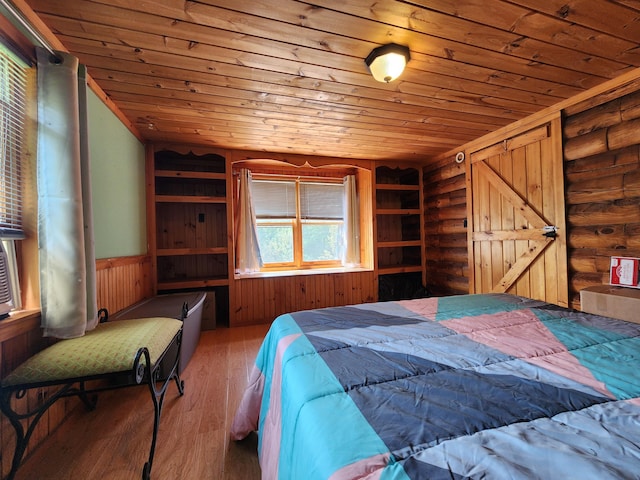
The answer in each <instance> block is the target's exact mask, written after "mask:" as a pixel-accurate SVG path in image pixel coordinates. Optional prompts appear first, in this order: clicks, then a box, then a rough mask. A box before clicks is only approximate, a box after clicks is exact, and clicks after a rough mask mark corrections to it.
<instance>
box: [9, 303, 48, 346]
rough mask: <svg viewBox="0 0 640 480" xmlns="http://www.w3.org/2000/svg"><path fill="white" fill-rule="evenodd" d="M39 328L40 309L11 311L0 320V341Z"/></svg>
mask: <svg viewBox="0 0 640 480" xmlns="http://www.w3.org/2000/svg"><path fill="white" fill-rule="evenodd" d="M38 328H40V310H20V311H17V312H12V313H10V314H9V316H8V317H7V318H5V319H4V320H0V342H4V341H6V340H9V339H10V338H13V337H17V336H18V335H22V334H23V333H27V332H29V331H32V330H35V329H38Z"/></svg>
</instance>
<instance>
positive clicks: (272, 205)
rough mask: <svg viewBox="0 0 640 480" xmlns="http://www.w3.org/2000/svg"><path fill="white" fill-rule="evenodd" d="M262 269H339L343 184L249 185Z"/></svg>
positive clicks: (256, 180) (266, 181)
mask: <svg viewBox="0 0 640 480" xmlns="http://www.w3.org/2000/svg"><path fill="white" fill-rule="evenodd" d="M252 195H253V205H254V208H255V214H256V230H257V234H258V243H259V246H260V255H261V257H262V261H263V263H264V269H267V270H268V269H292V268H313V267H328V266H341V265H342V257H343V250H344V231H343V229H344V199H345V187H344V185H343V182H342V179H336V180H335V181H328V180H326V179H323V180H321V181H312V180H305V179H299V178H296V179H269V178H261V177H260V176H258V175H256V176H255V177H254V179H253V181H252Z"/></svg>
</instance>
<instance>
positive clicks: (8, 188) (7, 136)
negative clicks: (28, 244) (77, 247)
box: [0, 43, 27, 239]
mask: <svg viewBox="0 0 640 480" xmlns="http://www.w3.org/2000/svg"><path fill="white" fill-rule="evenodd" d="M26 69H27V67H26V66H25V65H24V64H23V63H22V62H21V61H20V60H19V59H18V58H17V57H16V56H15V55H13V54H12V53H11V51H10V50H9V49H7V48H6V47H5V46H4V45H2V44H1V43H0V238H5V239H18V238H24V231H23V227H22V143H23V137H24V130H25V119H26V95H27V92H26V90H27V71H26Z"/></svg>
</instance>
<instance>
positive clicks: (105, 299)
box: [96, 255, 153, 313]
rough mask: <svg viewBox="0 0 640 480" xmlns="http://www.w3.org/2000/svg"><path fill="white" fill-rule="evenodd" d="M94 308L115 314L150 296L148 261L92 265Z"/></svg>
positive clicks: (136, 259)
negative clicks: (95, 292)
mask: <svg viewBox="0 0 640 480" xmlns="http://www.w3.org/2000/svg"><path fill="white" fill-rule="evenodd" d="M96 274H97V290H98V308H106V309H107V310H109V312H110V313H116V312H118V311H120V310H122V309H123V308H127V307H128V306H130V305H133V304H134V303H137V302H139V301H141V300H144V299H145V298H149V297H151V296H152V295H153V282H152V276H151V257H149V256H148V255H139V256H132V257H119V258H108V259H104V260H98V261H96Z"/></svg>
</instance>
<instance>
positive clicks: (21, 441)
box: [0, 384, 73, 480]
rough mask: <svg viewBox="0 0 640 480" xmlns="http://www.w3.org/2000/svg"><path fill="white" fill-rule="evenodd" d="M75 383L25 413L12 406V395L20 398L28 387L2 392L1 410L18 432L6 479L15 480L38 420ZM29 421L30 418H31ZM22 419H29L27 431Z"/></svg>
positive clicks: (0, 397)
mask: <svg viewBox="0 0 640 480" xmlns="http://www.w3.org/2000/svg"><path fill="white" fill-rule="evenodd" d="M72 385H73V384H67V385H64V386H63V387H62V388H60V389H59V390H58V391H57V392H55V393H54V394H53V395H51V396H50V397H49V398H47V399H46V400H44V401H43V402H42V404H41V405H39V406H38V407H37V408H35V409H33V410H29V411H27V412H25V413H18V412H16V411H15V410H13V408H11V397H13V396H14V395H15V398H16V400H20V399H22V398H24V396H25V395H26V389H22V390H11V389H6V390H3V391H2V393H1V394H0V410H2V413H4V414H5V415H6V417H7V418H8V419H9V422H11V425H12V426H13V429H14V430H15V433H16V449H15V450H14V452H13V460H12V462H11V471H10V472H9V475H8V476H7V478H6V480H13V478H14V477H15V475H16V473H17V471H18V468H19V467H20V464H21V463H22V457H23V456H24V452H25V451H26V450H27V445H28V444H29V439H30V438H31V435H32V434H33V432H34V431H35V429H36V426H37V425H38V422H39V421H40V419H41V418H42V416H43V415H44V413H45V412H46V411H47V410H48V409H49V407H50V406H51V405H53V404H54V403H55V402H56V401H57V400H58V399H59V398H61V397H63V396H65V394H66V393H67V392H68V391H69V390H71V387H72ZM31 417H33V418H32V419H31V421H29V418H31ZM22 420H27V430H26V432H25V430H24V427H23V425H22Z"/></svg>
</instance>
